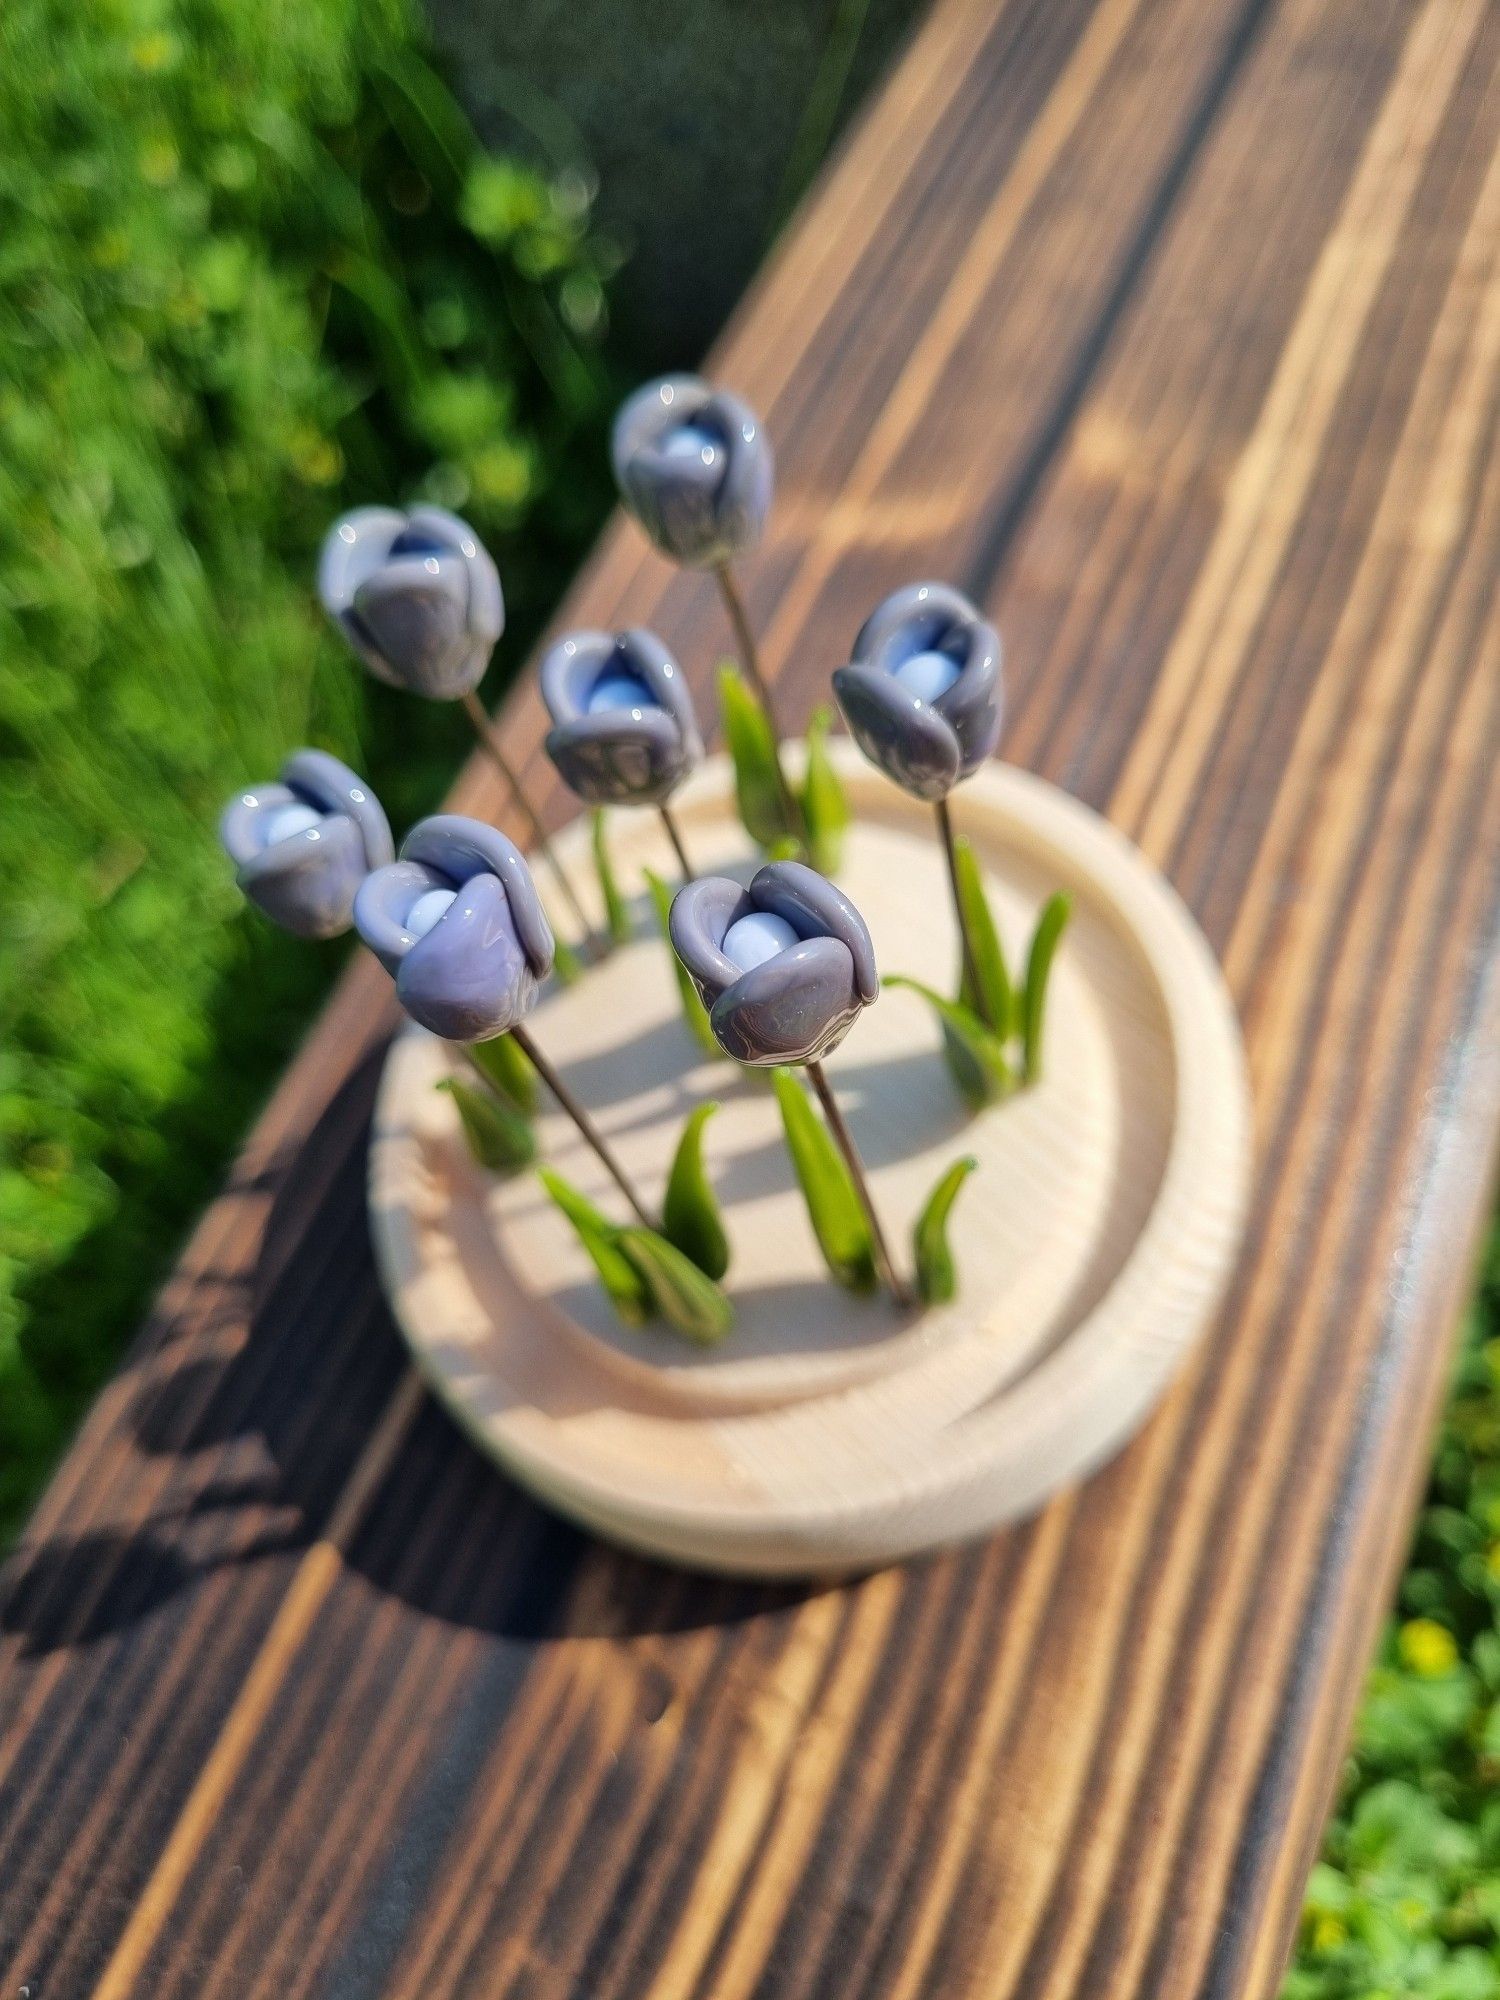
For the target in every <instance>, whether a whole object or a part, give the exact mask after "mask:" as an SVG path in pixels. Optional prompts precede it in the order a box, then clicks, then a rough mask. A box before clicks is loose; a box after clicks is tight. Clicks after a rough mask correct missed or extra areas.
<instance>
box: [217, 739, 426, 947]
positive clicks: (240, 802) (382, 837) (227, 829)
mask: <svg viewBox="0 0 1500 2000" xmlns="http://www.w3.org/2000/svg"><path fill="white" fill-rule="evenodd" d="M219 838H220V840H221V841H222V842H223V845H224V851H225V852H226V853H227V854H228V856H229V858H230V860H231V861H232V862H233V863H234V865H235V868H236V871H237V873H236V877H235V879H236V880H237V881H238V883H239V885H240V888H241V889H242V890H243V892H244V894H245V895H246V896H247V897H248V899H249V900H250V901H251V902H252V903H254V905H255V906H256V908H257V909H258V910H261V911H263V912H264V913H265V915H266V916H268V917H269V918H270V919H271V921H272V923H274V924H279V925H280V926H281V928H282V929H283V930H284V931H291V932H292V933H293V934H294V935H295V936H297V937H305V938H329V937H337V936H338V935H339V933H340V932H341V931H346V930H348V928H349V925H350V922H351V921H352V919H353V915H354V897H355V892H356V891H357V890H358V888H359V885H360V883H361V882H363V881H364V879H365V877H366V876H367V875H368V874H369V872H370V870H371V869H372V868H383V867H384V866H385V864H386V863H387V862H388V861H389V860H390V858H391V855H392V853H393V852H394V849H393V848H392V845H391V829H390V827H389V825H388V824H387V823H386V817H385V814H384V813H383V812H382V811H381V809H380V802H379V800H378V799H377V798H376V797H375V794H374V793H373V792H372V791H371V790H370V788H369V786H368V785H367V784H366V783H365V781H364V779H363V778H360V777H357V776H356V775H355V773H354V772H353V771H351V770H350V769H349V767H348V765H347V764H341V763H340V762H339V760H338V758H337V757H330V756H329V755H328V754H327V752H326V751H323V750H298V751H297V752H296V754H295V755H294V756H291V757H288V758H287V760H286V762H285V763H284V764H283V765H282V767H281V776H280V778H279V779H278V781H277V782H276V783H275V784H274V785H257V786H256V787H255V789H254V790H253V791H248V792H241V793H240V794H239V796H238V797H237V798H234V799H231V800H230V802H229V804H228V805H227V806H226V807H225V808H224V812H223V816H222V817H221V819H220V821H219Z"/></svg>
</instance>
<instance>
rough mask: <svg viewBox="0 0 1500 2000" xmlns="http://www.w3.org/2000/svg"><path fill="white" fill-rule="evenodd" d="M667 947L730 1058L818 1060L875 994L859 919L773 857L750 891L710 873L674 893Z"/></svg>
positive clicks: (826, 889) (871, 958) (841, 900)
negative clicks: (677, 960)
mask: <svg viewBox="0 0 1500 2000" xmlns="http://www.w3.org/2000/svg"><path fill="white" fill-rule="evenodd" d="M670 928H671V936H672V948H673V950H674V951H675V952H676V953H677V956H678V957H679V958H680V959H681V960H682V963H683V964H684V966H686V968H687V971H688V974H689V976H690V978H691V979H692V981H693V984H694V985H695V986H696V987H697V989H698V993H699V997H700V998H701V999H702V1001H703V1004H704V1006H705V1007H707V1009H708V1018H709V1022H710V1024H711V1026H712V1028H713V1031H714V1035H715V1037H716V1038H717V1040H718V1043H719V1046H720V1048H722V1049H723V1051H724V1053H725V1054H726V1055H728V1056H732V1057H733V1058H734V1060H735V1061H736V1062H739V1063H752V1064H757V1065H762V1066H769V1065H771V1064H775V1063H811V1062H819V1061H821V1060H822V1058H823V1057H824V1056H826V1055H828V1054H829V1053H830V1052H831V1051H832V1050H833V1049H836V1048H837V1047H838V1045H839V1043H840V1042H841V1041H842V1040H843V1039H844V1036H845V1035H846V1034H847V1033H848V1032H849V1029H850V1028H851V1027H852V1026H853V1024H854V1021H855V1018H856V1016H857V1015H858V1014H859V1012H860V1010H861V1008H864V1007H868V1006H869V1004H870V1002H871V1001H872V1000H873V999H874V998H875V996H876V995H877V994H878V993H879V991H880V976H879V974H878V973H877V972H876V970H875V947H874V945H873V944H872V943H871V942H870V933H869V931H868V930H867V929H866V928H865V920H864V918H863V917H862V916H861V915H860V914H859V911H858V910H856V909H855V907H854V905H853V904H852V903H851V902H850V901H849V899H848V897H847V896H845V895H843V894H842V893H841V892H840V891H839V890H837V889H835V888H834V886H833V884H832V883H831V882H829V881H828V880H827V879H826V878H825V877H824V876H822V875H820V874H818V872H817V870H816V869H813V868H807V867H804V866H803V864H802V863H801V862H800V861H771V862H768V863H767V864H766V866H765V867H764V868H761V869H759V870H758V871H757V872H756V874H755V876H754V878H753V879H752V881H751V883H750V887H749V888H748V889H742V888H741V887H740V885H739V883H738V882H732V881H730V880H729V879H728V878H727V877H726V876H722V875H706V876H703V877H701V878H700V879H699V880H698V881H696V882H689V883H688V885H687V887H686V888H684V889H681V890H679V891H678V894H677V897H676V900H675V901H674V902H673V904H672V917H671V926H670Z"/></svg>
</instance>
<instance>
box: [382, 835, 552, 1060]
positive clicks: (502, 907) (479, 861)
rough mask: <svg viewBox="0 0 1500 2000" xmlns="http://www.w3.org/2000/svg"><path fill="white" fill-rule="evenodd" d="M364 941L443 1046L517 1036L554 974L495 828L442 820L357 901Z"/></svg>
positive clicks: (521, 871) (518, 872) (515, 862)
mask: <svg viewBox="0 0 1500 2000" xmlns="http://www.w3.org/2000/svg"><path fill="white" fill-rule="evenodd" d="M354 921H355V925H356V927H357V928H358V931H359V934H360V936H361V937H362V938H363V939H364V941H365V943H366V944H367V945H368V946H369V947H370V949H371V951H373V952H374V953H375V956H376V957H377V958H378V959H379V960H380V962H381V963H382V964H383V965H384V966H385V968H386V970H387V971H388V972H389V973H391V975H392V976H393V977H394V979H395V981H396V993H397V996H398V998H399V999H400V1001H401V1004H402V1006H403V1007H404V1008H405V1009H406V1011H407V1013H408V1014H410V1015H411V1017H412V1018H413V1020H416V1021H420V1022H421V1024H422V1026H423V1027H425V1028H430V1029H431V1030H432V1032H433V1033H434V1034H437V1035H442V1036H443V1037H444V1038H445V1039H446V1040H448V1041H454V1042H477V1041H487V1040H488V1039H489V1038H490V1037H491V1036H492V1035H503V1034H505V1033H506V1032H507V1030H509V1029H511V1028H513V1027H515V1026H516V1025H517V1023H518V1022H520V1021H522V1020H524V1019H525V1017H526V1015H527V1014H528V1013H529V1012H530V1011H531V1008H532V1006H533V1004H534V1003H535V1000H536V995H537V989H538V987H539V986H540V983H541V981H542V980H544V979H545V978H546V976H547V974H548V972H549V971H550V970H551V969H552V958H553V940H552V932H551V930H550V929H549V927H548V924H547V920H546V917H545V916H544V915H543V913H542V906H541V902H540V899H539V898H538V896H537V892H536V886H535V884H534V883H533V882H532V879H531V872H530V870H529V869H528V868H527V866H526V862H525V860H524V858H523V857H522V854H521V851H520V849H519V848H517V847H516V846H515V845H514V844H513V843H512V842H511V841H509V840H507V839H506V838H505V835H504V834H503V833H500V832H499V831H498V830H497V829H496V828H495V827H492V826H487V825H485V824H484V823H483V822H482V821H479V820H471V819H464V818H462V817H460V816H459V815H458V814H454V813H440V814H438V815H436V816H435V817H434V818H432V819H425V820H422V821H421V822H420V823H419V824H418V825H417V826H414V827H413V828H412V830H411V832H410V833H409V834H408V835H407V836H406V839H405V840H404V841H403V842H402V843H401V855H400V858H399V860H397V861H395V862H393V863H391V864H390V866H388V867H385V868H382V869H380V870H379V871H378V872H377V873H375V874H373V875H371V876H370V877H369V878H368V879H367V880H366V881H365V883H364V884H363V885H362V887H361V889H360V892H359V894H358V896H357V897H356V898H355V905H354Z"/></svg>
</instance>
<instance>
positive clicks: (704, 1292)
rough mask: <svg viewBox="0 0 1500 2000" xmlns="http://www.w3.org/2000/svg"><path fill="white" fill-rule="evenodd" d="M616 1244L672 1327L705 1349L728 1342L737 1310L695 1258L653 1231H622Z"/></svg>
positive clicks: (653, 1302)
mask: <svg viewBox="0 0 1500 2000" xmlns="http://www.w3.org/2000/svg"><path fill="white" fill-rule="evenodd" d="M616 1242H617V1244H618V1247H619V1250H620V1253H621V1255H622V1256H624V1257H625V1258H626V1259H627V1260H628V1261H629V1263H630V1264H631V1266H632V1267H633V1268H634V1270H635V1272H636V1275H637V1276H638V1277H639V1279H640V1281H641V1283H642V1285H643V1286H644V1287H645V1289H646V1291H647V1292H648V1293H649V1295H650V1298H651V1302H652V1304H653V1305H654V1306H655V1307H656V1309H657V1311H658V1312H659V1313H660V1314H661V1316H662V1318H663V1319H664V1320H666V1322H667V1324H668V1325H669V1326H671V1327H674V1328H675V1329H676V1331H677V1332H678V1333H680V1334H682V1335H684V1336H685V1337H686V1338H687V1339H688V1340H692V1341H696V1342H697V1343H698V1345H699V1346H700V1347H716V1346H717V1345H718V1343H719V1342H720V1341H721V1340H723V1338H724V1337H725V1335H726V1334H727V1333H728V1332H729V1329H730V1328H731V1327H732V1326H733V1325H734V1306H733V1304H732V1303H731V1302H730V1299H729V1295H728V1294H727V1293H726V1292H724V1291H722V1290H721V1289H720V1288H719V1286H718V1285H716V1284H715V1283H714V1281H713V1279H712V1278H710V1277H708V1276H707V1275H706V1274H705V1273H704V1272H702V1271H700V1270H699V1269H698V1266H697V1265H696V1264H695V1263H694V1262H693V1261H692V1259H691V1258H690V1257H686V1256H684V1255H683V1253H682V1251H680V1250H679V1249H678V1248H677V1246H676V1245H675V1244H673V1243H669V1242H668V1241H667V1239H666V1237H665V1236H658V1235H657V1233H656V1231H655V1230H654V1229H622V1230H621V1231H620V1233H619V1235H618V1237H617V1238H616Z"/></svg>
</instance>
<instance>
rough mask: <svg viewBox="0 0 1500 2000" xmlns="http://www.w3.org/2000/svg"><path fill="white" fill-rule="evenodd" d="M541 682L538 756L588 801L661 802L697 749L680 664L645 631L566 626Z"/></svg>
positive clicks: (689, 767)
mask: <svg viewBox="0 0 1500 2000" xmlns="http://www.w3.org/2000/svg"><path fill="white" fill-rule="evenodd" d="M541 689H542V699H543V701H544V702H545V703H546V705H547V712H548V714H549V715H550V716H551V717H552V722H553V727H552V729H551V730H550V732H549V733H548V736H547V745H546V747H547V755H548V756H549V757H550V758H551V759H552V761H553V763H554V764H555V765H556V766H557V769H558V771H559V773H560V775H561V776H562V779H563V782H564V783H565V784H567V785H568V786H569V787H570V788H571V789H572V790H573V791H575V792H576V793H577V794H578V796H579V797H580V798H582V799H585V800H587V801H588V803H589V804H590V805H660V804H661V803H662V801H663V800H664V799H666V798H668V797H670V795H671V794H672V793H673V792H674V791H675V790H676V788H677V787H678V785H680V784H681V782H682V780H683V779H684V778H685V777H686V776H687V774H688V772H689V771H691V770H692V769H693V767H694V766H695V765H696V764H697V763H698V762H699V761H700V760H701V758H702V756H703V738H702V736H701V734H700V733H699V729H698V719H697V716H696V715H695V713H694V710H693V702H692V697H691V695H690V694H689V693H688V687H687V682H686V680H685V679H684V677H683V672H682V669H681V667H679V666H678V664H677V662H676V660H675V659H673V657H672V655H671V653H670V652H669V651H668V650H667V648H666V647H665V646H664V645H663V644H662V642H661V640H660V639H658V638H657V636H656V634H655V633H654V632H646V631H642V630H641V629H640V628H639V627H637V628H635V629H633V630H631V631H628V632H570V633H569V634H567V636H566V637H564V638H562V639H560V640H559V641H558V642H557V644H556V645H555V646H553V647H552V648H550V650H549V651H548V653H547V654H546V657H545V658H544V659H543V661H542V665H541Z"/></svg>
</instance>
